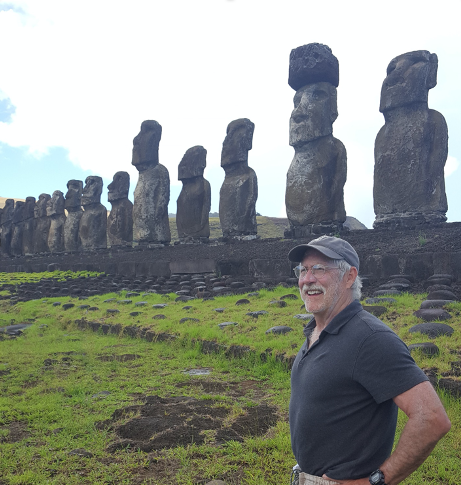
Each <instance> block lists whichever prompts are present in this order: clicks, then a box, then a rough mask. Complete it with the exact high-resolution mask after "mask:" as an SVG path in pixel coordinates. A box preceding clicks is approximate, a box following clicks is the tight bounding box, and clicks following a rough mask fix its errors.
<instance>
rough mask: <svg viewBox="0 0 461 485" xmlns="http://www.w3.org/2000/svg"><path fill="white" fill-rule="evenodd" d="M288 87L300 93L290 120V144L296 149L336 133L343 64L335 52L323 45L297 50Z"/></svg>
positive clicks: (291, 66)
mask: <svg viewBox="0 0 461 485" xmlns="http://www.w3.org/2000/svg"><path fill="white" fill-rule="evenodd" d="M288 84H289V85H290V86H291V87H292V88H293V89H294V90H296V94H295V96H294V98H293V104H294V109H293V111H292V113H291V117H290V145H291V146H293V147H296V146H299V145H303V144H304V143H308V142H311V141H313V140H315V139H317V138H320V137H322V136H326V135H330V134H331V133H333V123H334V121H335V120H336V118H337V117H338V104H337V93H336V87H337V86H338V84H339V63H338V59H337V58H336V57H335V56H334V55H333V53H332V52H331V49H330V48H329V47H328V46H326V45H323V44H307V45H303V46H301V47H297V48H296V49H293V50H292V51H291V53H290V68H289V76H288Z"/></svg>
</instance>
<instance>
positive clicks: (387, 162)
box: [373, 51, 448, 229]
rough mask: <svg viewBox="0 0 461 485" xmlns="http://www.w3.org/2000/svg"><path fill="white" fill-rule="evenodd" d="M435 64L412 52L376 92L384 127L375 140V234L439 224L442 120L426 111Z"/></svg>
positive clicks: (444, 145)
mask: <svg viewBox="0 0 461 485" xmlns="http://www.w3.org/2000/svg"><path fill="white" fill-rule="evenodd" d="M437 67H438V59H437V55H436V54H431V53H430V52H428V51H414V52H408V53H406V54H402V55H400V56H398V57H396V58H395V59H392V61H391V62H390V64H389V66H388V67H387V77H386V78H385V79H384V82H383V86H382V89H381V103H380V106H379V110H380V111H381V113H383V115H384V121H385V124H384V126H383V127H382V128H381V129H380V130H379V133H378V135H377V137H376V141H375V173H374V187H373V199H374V209H375V214H376V219H375V222H374V224H373V227H374V228H375V229H378V228H388V229H393V228H395V227H407V228H414V227H416V226H419V225H421V224H429V223H436V222H445V221H446V220H447V218H446V216H445V214H446V212H447V210H448V205H447V197H446V194H445V179H444V167H445V162H446V160H447V155H448V128H447V124H446V122H445V118H444V117H443V116H442V115H441V114H440V113H439V112H438V111H434V110H433V109H429V108H428V92H429V89H431V88H433V87H434V86H435V85H436V84H437Z"/></svg>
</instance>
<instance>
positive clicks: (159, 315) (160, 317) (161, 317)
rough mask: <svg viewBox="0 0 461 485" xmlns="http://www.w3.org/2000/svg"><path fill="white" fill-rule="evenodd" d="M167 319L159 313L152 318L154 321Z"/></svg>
mask: <svg viewBox="0 0 461 485" xmlns="http://www.w3.org/2000/svg"><path fill="white" fill-rule="evenodd" d="M165 318H166V316H165V315H162V314H161V313H159V314H158V315H154V316H153V317H152V319H153V320H164V319H165Z"/></svg>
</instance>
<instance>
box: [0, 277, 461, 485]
mask: <svg viewBox="0 0 461 485" xmlns="http://www.w3.org/2000/svg"><path fill="white" fill-rule="evenodd" d="M1 276H2V279H3V281H7V280H9V278H11V279H12V280H14V281H23V280H24V278H28V277H32V276H33V275H29V276H27V275H23V274H17V275H14V274H9V275H1ZM47 276H50V274H49V273H48V274H47ZM287 294H293V295H295V296H297V291H296V289H294V288H293V289H287V288H281V287H279V288H277V289H275V290H274V291H267V290H261V291H259V295H258V296H253V297H245V296H227V297H216V298H215V300H212V301H201V300H193V301H190V302H176V301H175V298H176V295H174V294H172V295H158V294H153V293H147V294H144V295H140V296H138V297H130V298H128V299H129V300H131V302H129V303H121V300H127V298H126V294H125V293H124V292H122V293H121V294H108V295H103V296H95V297H91V298H89V299H88V300H85V301H79V300H77V299H72V298H68V297H63V298H50V299H48V300H47V301H42V300H35V301H29V302H24V303H18V304H16V305H13V306H12V305H10V304H9V301H8V300H4V301H0V326H2V325H8V324H10V323H11V322H13V323H20V322H33V324H32V326H30V327H29V328H27V329H26V330H25V331H24V335H22V336H21V337H19V338H17V339H4V340H1V341H0V450H1V452H0V484H1V485H4V484H123V483H125V484H142V483H145V484H148V483H150V484H159V485H160V484H165V483H179V482H180V483H184V484H199V483H206V482H207V481H210V480H212V479H221V480H224V481H225V482H226V483H227V484H229V485H230V484H255V485H256V484H263V483H264V484H270V485H272V484H273V485H276V484H277V485H278V484H283V483H288V482H289V471H290V469H291V467H292V466H293V465H294V458H293V456H292V452H291V447H290V437H289V428H288V421H287V414H288V402H289V395H290V388H289V372H288V370H287V367H286V365H285V364H284V363H283V361H284V360H286V359H289V358H290V357H291V356H293V355H295V354H296V352H297V350H298V349H299V347H300V346H301V344H302V341H303V334H302V328H303V321H302V320H299V319H296V318H294V315H296V314H298V313H303V311H301V300H300V299H299V296H297V298H296V299H290V298H285V299H283V300H281V297H283V296H285V295H287ZM243 297H245V298H247V299H248V300H249V303H244V304H241V305H237V304H236V303H237V301H238V300H239V299H241V298H243ZM424 297H425V295H402V296H398V297H397V303H396V304H393V305H389V308H388V311H387V313H386V314H385V315H384V316H383V317H382V320H383V321H384V322H385V323H386V324H388V325H389V326H390V327H391V328H393V329H394V331H396V332H397V333H398V334H399V335H400V336H401V337H402V338H403V340H404V341H405V342H406V343H407V344H410V343H417V342H420V341H421V337H422V336H421V335H418V334H411V333H410V332H409V331H408V329H409V328H410V327H411V326H412V325H414V324H416V323H418V322H417V320H416V317H414V316H413V311H415V310H416V309H417V308H419V305H420V303H421V301H422V300H423V299H424ZM292 298H293V297H292ZM112 299H113V300H112ZM106 300H111V301H108V302H107V301H106ZM273 301H276V302H277V301H285V302H286V306H279V305H278V304H277V303H273ZM53 303H61V305H57V306H54V305H53ZM65 303H73V304H74V305H75V306H74V307H72V308H69V309H68V310H64V309H63V308H62V305H63V304H65ZM136 303H143V304H141V305H136ZM82 304H85V305H90V306H91V307H97V308H98V310H94V311H91V312H89V311H88V307H87V308H79V306H80V305H82ZM153 305H163V306H162V307H156V308H153ZM185 307H191V308H185ZM108 309H112V310H118V312H116V313H108V312H107V310H108ZM217 309H219V310H220V311H216V310H217ZM254 311H265V312H267V313H266V314H262V315H260V316H259V317H258V318H255V317H252V316H248V315H247V313H249V312H254ZM450 312H451V314H452V315H453V318H452V320H450V325H452V326H453V327H454V328H455V333H454V334H453V336H452V337H450V338H448V337H439V338H437V339H434V342H435V343H436V344H437V346H438V347H439V348H440V355H439V356H438V357H436V358H432V359H431V358H429V357H425V356H423V355H422V354H421V353H416V354H414V357H415V359H416V361H417V363H418V364H419V365H420V366H421V367H423V368H424V367H426V368H427V367H434V366H436V367H437V369H438V370H437V372H438V373H443V372H448V371H450V369H451V367H452V365H451V362H452V361H453V360H455V358H456V355H454V354H455V353H456V352H458V351H459V349H460V348H461V345H460V344H461V336H460V332H459V326H460V325H459V322H460V313H461V304H453V305H451V308H450ZM133 313H137V314H136V315H133ZM160 314H161V315H163V316H164V318H159V317H157V318H153V317H155V316H156V315H160ZM185 318H186V319H187V320H183V319H185ZM76 320H79V321H80V322H82V321H85V322H88V321H91V322H95V324H99V325H107V324H110V325H111V327H113V328H117V329H118V330H119V333H118V334H108V335H104V334H103V332H102V327H101V326H99V330H98V331H96V332H94V331H91V330H89V329H86V330H83V331H82V330H79V329H78V325H77V324H76V323H75V321H76ZM181 321H183V323H181ZM223 322H233V323H235V324H237V325H228V326H226V327H224V328H222V329H221V328H220V327H219V326H218V324H219V323H223ZM274 325H287V326H290V327H291V328H292V329H293V331H291V332H289V333H286V334H284V335H275V334H266V330H268V329H269V328H271V327H273V326H274ZM96 327H97V325H96V326H95V328H96ZM125 328H128V330H129V329H135V333H139V334H146V332H147V331H148V332H151V334H152V335H156V336H159V335H166V334H168V335H171V336H174V338H171V339H170V340H168V341H160V339H158V338H157V340H156V338H155V337H154V340H153V341H152V342H149V341H147V340H146V339H142V338H130V337H128V336H126V332H124V331H123V330H124V329H125ZM131 331H133V330H131ZM0 335H1V334H0ZM204 341H206V342H213V343H215V344H216V345H217V346H218V345H219V346H222V347H221V348H222V349H223V350H222V351H221V352H217V353H210V354H205V353H203V350H204V349H205V348H206V345H205V344H204ZM229 349H243V351H242V352H237V354H238V355H240V356H239V357H232V356H231V354H230V353H229ZM234 355H235V352H234ZM282 356H283V358H282ZM458 359H459V355H458ZM440 395H441V398H442V400H443V402H444V404H445V406H446V409H447V412H448V414H449V417H450V419H451V421H452V431H451V432H450V433H449V434H448V435H447V436H446V437H445V438H444V439H443V440H442V441H441V442H440V443H439V444H438V446H437V447H436V449H435V451H434V452H433V453H432V455H431V456H430V458H429V459H428V460H427V461H426V462H425V463H424V465H423V466H422V467H421V468H420V469H419V470H417V471H416V472H415V473H414V474H413V475H412V476H411V477H410V478H408V479H407V480H406V481H405V482H404V483H406V484H408V485H420V484H422V483H424V484H433V485H436V484H437V485H441V484H442V485H445V484H446V485H455V484H458V483H459V482H460V477H461V467H460V463H461V462H460V453H461V451H460V449H461V431H460V429H461V427H460V424H461V423H460V420H461V409H460V401H459V400H458V399H455V398H453V397H452V396H450V395H447V394H443V393H441V394H440ZM149 396H150V397H149ZM146 399H147V401H146ZM149 399H151V401H152V400H154V401H155V400H157V401H155V402H160V401H161V402H165V403H168V405H167V406H165V407H161V408H160V407H159V409H161V412H162V413H163V414H162V416H163V420H165V421H167V420H168V419H170V418H169V415H170V414H171V416H173V417H174V416H176V415H174V412H175V411H174V409H175V405H176V404H177V403H178V400H179V401H181V400H183V399H187V400H189V401H190V402H189V401H188V404H187V405H188V406H189V408H188V409H193V412H185V413H184V412H183V413H180V414H177V417H175V419H178V421H181V420H183V421H184V422H185V423H186V424H187V423H189V428H190V427H191V426H192V427H193V425H192V424H191V423H194V422H195V421H194V419H195V418H197V417H199V418H200V419H199V420H197V423H198V424H197V425H196V426H198V428H197V429H196V430H195V435H194V436H195V437H194V438H193V439H190V441H189V442H184V440H183V439H182V438H181V436H182V435H181V432H180V429H182V428H180V427H177V428H176V427H175V425H172V426H171V427H170V428H169V429H165V430H164V431H162V433H163V435H162V436H172V437H173V439H172V440H171V443H169V445H168V446H164V447H160V446H154V445H155V443H157V442H158V441H156V440H158V439H159V437H160V436H159V435H155V436H151V437H150V438H149V439H147V440H145V441H144V445H143V446H151V445H152V446H154V447H153V449H151V450H150V451H149V452H145V451H139V450H138V449H136V448H135V447H132V448H130V447H125V448H120V449H119V448H117V446H116V445H117V443H120V440H121V439H122V438H121V437H120V434H121V430H126V429H128V428H129V427H130V426H131V427H132V428H131V429H135V428H133V426H134V425H135V424H136V423H138V425H139V427H138V428H137V429H138V432H139V433H140V434H142V432H143V427H142V423H146V422H147V421H142V419H143V418H145V416H144V415H145V414H146V413H148V412H147V411H146V409H150V408H149V406H148V405H149V402H150V401H149ZM158 400H160V401H158ZM162 400H163V401H162ZM154 401H152V402H154ZM146 402H147V403H146ZM193 403H195V404H196V407H193V406H192V404H193ZM197 403H198V404H197ZM146 406H147V407H146ZM157 406H160V405H159V404H157ZM151 407H152V406H151ZM200 408H202V409H200ZM264 409H266V410H270V412H271V413H272V414H271V416H275V421H274V420H273V421H272V422H271V423H269V425H268V426H267V427H266V428H264V432H263V433H258V432H253V433H247V434H245V432H244V431H242V430H241V431H239V433H240V434H239V438H238V439H234V440H228V441H222V440H220V439H219V433H223V432H226V431H229V432H230V431H232V432H233V430H238V429H239V428H238V426H237V425H238V423H243V422H244V419H245V417H248V416H254V413H253V414H252V412H253V411H255V410H256V412H261V413H262V412H263V410H264ZM149 412H151V411H149ZM256 415H257V413H256ZM194 417H195V418H194ZM102 422H103V423H106V425H101V423H102ZM109 422H110V425H109ZM207 422H209V423H211V424H210V426H209V427H207V426H205V424H204V423H207ZM140 423H141V424H140ZM213 423H214V425H212V424H213ZM404 423H405V416H403V415H402V414H400V415H399V423H398V433H400V431H401V429H402V427H403V425H404ZM213 426H215V427H213ZM175 441H177V442H178V443H181V444H179V445H175ZM186 441H187V440H186ZM159 442H161V441H159ZM114 443H115V445H114Z"/></svg>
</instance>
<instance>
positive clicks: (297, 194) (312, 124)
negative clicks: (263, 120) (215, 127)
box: [285, 44, 347, 237]
mask: <svg viewBox="0 0 461 485" xmlns="http://www.w3.org/2000/svg"><path fill="white" fill-rule="evenodd" d="M303 56H304V58H303ZM294 73H298V74H297V75H296V76H295V75H294ZM299 73H302V75H300V74H299ZM292 78H293V79H296V82H294V83H292V82H290V81H289V82H290V86H292V87H293V89H296V94H295V96H294V98H293V103H294V109H293V111H292V113H291V118H290V145H291V146H292V147H293V148H294V149H295V155H294V158H293V161H292V162H291V165H290V168H289V169H288V173H287V183H286V192H285V204H286V210H287V216H288V220H289V223H290V229H289V230H287V231H286V234H285V235H286V237H303V236H307V235H309V234H318V233H331V232H336V231H338V230H341V229H342V226H343V223H344V221H345V220H346V211H345V207H344V184H345V182H346V171H347V155H346V149H345V148H344V145H343V144H342V143H341V142H340V141H339V140H337V139H336V138H334V137H333V122H334V121H335V120H336V118H337V117H338V109H337V94H336V86H337V85H338V80H339V67H338V61H337V59H336V58H335V57H334V56H333V54H332V53H331V50H330V49H329V48H328V47H327V46H322V45H321V44H308V45H306V46H302V47H299V48H298V49H294V50H293V51H292V53H291V55H290V80H291V79H292Z"/></svg>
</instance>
